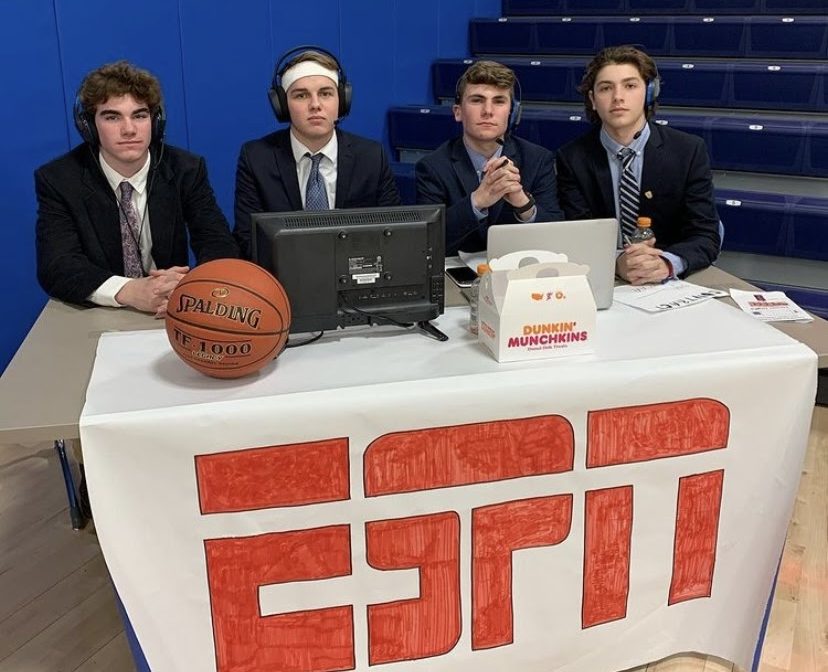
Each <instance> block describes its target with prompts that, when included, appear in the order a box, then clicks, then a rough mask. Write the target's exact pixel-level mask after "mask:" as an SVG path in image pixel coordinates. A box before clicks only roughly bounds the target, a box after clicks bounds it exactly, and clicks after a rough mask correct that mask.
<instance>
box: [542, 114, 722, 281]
mask: <svg viewBox="0 0 828 672" xmlns="http://www.w3.org/2000/svg"><path fill="white" fill-rule="evenodd" d="M557 166H558V198H559V199H560V202H561V206H562V207H563V209H564V213H566V217H567V219H593V218H597V217H615V216H616V213H615V195H614V193H615V192H614V185H613V184H612V176H611V173H610V168H609V160H608V159H607V151H606V150H605V149H604V146H603V145H602V144H601V138H600V127H599V126H596V127H595V128H594V129H592V130H591V131H590V132H589V133H587V134H585V135H582V136H581V137H579V138H576V139H575V140H573V141H572V142H570V143H568V144H566V145H564V146H563V147H561V148H560V149H559V150H558V160H557ZM639 214H640V215H643V216H646V217H650V218H651V219H652V220H653V232H654V233H655V236H656V247H658V248H659V249H662V250H665V251H667V252H671V253H673V254H676V255H678V256H680V257H682V258H683V259H684V260H685V261H686V262H687V269H686V271H685V274H687V273H691V272H693V271H697V270H699V269H702V268H706V267H708V266H709V265H710V264H712V263H713V262H714V261H715V259H716V257H717V256H718V254H719V247H720V245H721V241H720V238H719V216H718V214H717V213H716V203H715V200H714V197H713V179H712V176H711V173H710V160H709V158H708V156H707V148H706V147H705V145H704V141H703V140H702V139H701V138H699V137H697V136H695V135H690V134H688V133H683V132H682V131H677V130H675V129H672V128H668V127H666V126H660V125H658V124H653V123H651V124H650V138H649V140H648V141H647V145H646V147H645V148H644V166H643V169H642V171H641V194H640V196H639Z"/></svg>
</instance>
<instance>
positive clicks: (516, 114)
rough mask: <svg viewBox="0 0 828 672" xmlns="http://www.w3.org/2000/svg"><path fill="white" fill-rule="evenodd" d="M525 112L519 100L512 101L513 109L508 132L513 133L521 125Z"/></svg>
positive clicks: (510, 113)
mask: <svg viewBox="0 0 828 672" xmlns="http://www.w3.org/2000/svg"><path fill="white" fill-rule="evenodd" d="M522 111H523V108H522V107H521V105H520V101H519V100H514V101H512V109H511V110H510V111H509V128H508V130H509V131H510V132H511V131H513V130H514V129H515V128H516V127H517V125H518V124H519V123H520V115H521V113H522Z"/></svg>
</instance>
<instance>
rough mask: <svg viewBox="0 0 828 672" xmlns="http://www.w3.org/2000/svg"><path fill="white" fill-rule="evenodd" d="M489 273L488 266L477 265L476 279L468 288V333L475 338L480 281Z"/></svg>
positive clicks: (477, 322)
mask: <svg viewBox="0 0 828 672" xmlns="http://www.w3.org/2000/svg"><path fill="white" fill-rule="evenodd" d="M488 272H489V264H478V266H477V277H476V278H475V279H474V281H473V282H472V284H471V287H469V331H470V332H471V333H473V334H474V335H475V336H477V332H478V327H479V320H478V315H479V312H480V311H479V307H480V280H481V279H482V278H483V276H484V275H486V273H488Z"/></svg>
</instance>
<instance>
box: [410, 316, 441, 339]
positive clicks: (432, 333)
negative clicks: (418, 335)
mask: <svg viewBox="0 0 828 672" xmlns="http://www.w3.org/2000/svg"><path fill="white" fill-rule="evenodd" d="M414 326H416V327H417V329H419V330H420V331H422V332H423V333H424V334H425V335H426V336H428V337H429V338H434V339H436V340H438V341H447V340H449V337H448V335H447V334H444V333H443V332H442V331H440V330H439V329H438V328H437V327H435V326H434V325H433V324H431V322H429V321H428V320H421V321H420V322H417V323H416V324H415V325H414Z"/></svg>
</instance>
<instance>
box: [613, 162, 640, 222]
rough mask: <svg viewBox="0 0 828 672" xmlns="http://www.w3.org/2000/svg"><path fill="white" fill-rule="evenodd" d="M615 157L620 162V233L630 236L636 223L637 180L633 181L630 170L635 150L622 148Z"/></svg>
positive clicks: (633, 174)
mask: <svg viewBox="0 0 828 672" xmlns="http://www.w3.org/2000/svg"><path fill="white" fill-rule="evenodd" d="M616 156H617V157H618V160H619V161H620V162H621V179H620V180H619V184H618V208H619V210H620V211H621V217H620V220H621V231H622V232H624V233H625V234H627V235H628V236H631V235H632V234H633V233H634V232H635V229H636V225H637V221H638V180H636V179H635V173H634V172H633V168H632V162H633V159H634V158H635V150H632V149H630V148H629V147H624V148H623V149H621V151H619V152H618V154H617V155H616Z"/></svg>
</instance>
